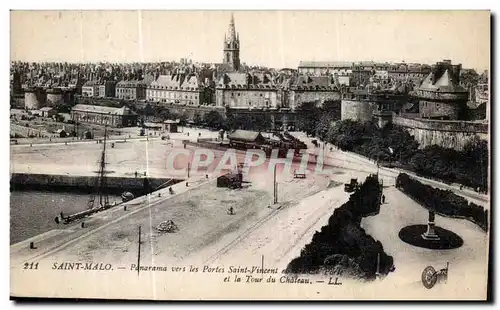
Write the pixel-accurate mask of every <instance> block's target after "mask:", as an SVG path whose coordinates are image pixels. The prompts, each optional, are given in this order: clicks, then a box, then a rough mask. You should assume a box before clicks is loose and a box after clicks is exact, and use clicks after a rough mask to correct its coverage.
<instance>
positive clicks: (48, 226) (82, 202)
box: [10, 191, 121, 244]
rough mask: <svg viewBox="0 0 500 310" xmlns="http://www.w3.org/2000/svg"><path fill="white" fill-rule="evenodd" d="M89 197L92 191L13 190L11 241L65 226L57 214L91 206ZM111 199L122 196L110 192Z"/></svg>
mask: <svg viewBox="0 0 500 310" xmlns="http://www.w3.org/2000/svg"><path fill="white" fill-rule="evenodd" d="M89 198H90V196H89V195H88V194H81V193H68V192H44V191H12V192H11V193H10V244H14V243H17V242H20V241H23V240H26V239H28V238H31V237H33V236H36V235H39V234H42V233H45V232H47V231H49V230H52V229H61V228H62V227H64V224H56V222H55V221H54V218H55V217H56V216H57V215H58V214H59V213H61V212H64V214H72V213H76V212H80V211H83V210H85V209H87V202H88V200H89ZM96 198H97V197H96ZM109 200H110V202H114V201H116V202H120V201H121V197H119V196H116V195H110V196H109ZM97 203H98V201H97V199H96V204H97Z"/></svg>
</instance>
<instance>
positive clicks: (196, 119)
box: [193, 113, 202, 125]
mask: <svg viewBox="0 0 500 310" xmlns="http://www.w3.org/2000/svg"><path fill="white" fill-rule="evenodd" d="M193 122H194V123H195V124H196V125H201V123H202V121H201V116H200V114H198V113H195V114H194V117H193Z"/></svg>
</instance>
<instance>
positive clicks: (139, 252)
mask: <svg viewBox="0 0 500 310" xmlns="http://www.w3.org/2000/svg"><path fill="white" fill-rule="evenodd" d="M137 246H138V251H137V275H139V272H140V270H141V268H140V267H141V226H140V225H139V242H138V245H137Z"/></svg>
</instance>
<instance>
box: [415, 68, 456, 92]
mask: <svg viewBox="0 0 500 310" xmlns="http://www.w3.org/2000/svg"><path fill="white" fill-rule="evenodd" d="M419 89H420V90H430V91H438V92H451V93H453V92H466V90H465V89H464V88H463V87H462V86H460V85H458V84H456V83H453V81H452V79H451V77H450V74H449V71H448V69H446V70H445V71H443V72H442V74H441V76H437V75H436V76H434V73H433V72H431V73H429V74H428V75H427V77H426V78H425V79H424V81H423V82H422V84H421V85H420V88H419Z"/></svg>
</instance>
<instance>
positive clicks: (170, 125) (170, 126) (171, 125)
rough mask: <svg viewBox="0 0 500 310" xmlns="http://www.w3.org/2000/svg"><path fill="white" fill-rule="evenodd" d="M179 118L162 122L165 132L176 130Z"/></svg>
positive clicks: (174, 131)
mask: <svg viewBox="0 0 500 310" xmlns="http://www.w3.org/2000/svg"><path fill="white" fill-rule="evenodd" d="M178 126H179V120H175V121H174V120H166V121H164V122H163V130H165V131H166V132H171V133H176V132H178Z"/></svg>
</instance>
